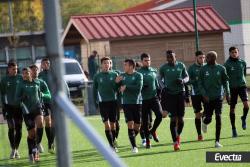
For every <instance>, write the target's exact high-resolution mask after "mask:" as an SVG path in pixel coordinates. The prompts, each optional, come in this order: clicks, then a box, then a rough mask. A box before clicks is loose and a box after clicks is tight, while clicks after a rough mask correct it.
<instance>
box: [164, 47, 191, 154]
mask: <svg viewBox="0 0 250 167" xmlns="http://www.w3.org/2000/svg"><path fill="white" fill-rule="evenodd" d="M166 56H167V63H165V64H164V65H162V66H161V67H160V77H161V79H163V82H164V85H165V88H164V89H163V92H162V98H161V99H162V100H161V103H162V108H163V110H164V111H168V112H169V116H170V131H171V135H172V140H173V143H174V150H175V151H178V150H180V135H181V132H182V129H183V127H184V120H183V117H184V114H185V86H184V84H186V83H187V82H188V81H189V76H188V73H187V71H186V67H185V65H184V64H183V63H181V62H179V61H176V57H175V53H174V52H173V51H172V50H168V51H167V52H166Z"/></svg>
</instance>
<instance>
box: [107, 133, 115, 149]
mask: <svg viewBox="0 0 250 167" xmlns="http://www.w3.org/2000/svg"><path fill="white" fill-rule="evenodd" d="M105 134H106V137H107V139H108V142H109V145H110V146H111V147H113V146H114V143H113V137H112V133H111V131H110V130H105Z"/></svg>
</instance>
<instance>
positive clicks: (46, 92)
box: [40, 80, 51, 101]
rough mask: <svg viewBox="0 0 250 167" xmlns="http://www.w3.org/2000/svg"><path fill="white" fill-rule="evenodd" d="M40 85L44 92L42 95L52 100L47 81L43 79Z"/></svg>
mask: <svg viewBox="0 0 250 167" xmlns="http://www.w3.org/2000/svg"><path fill="white" fill-rule="evenodd" d="M40 86H41V88H40V89H41V93H42V95H41V96H42V99H44V100H48V101H50V100H51V93H50V91H49V88H48V86H47V84H46V83H45V81H43V80H41V84H40Z"/></svg>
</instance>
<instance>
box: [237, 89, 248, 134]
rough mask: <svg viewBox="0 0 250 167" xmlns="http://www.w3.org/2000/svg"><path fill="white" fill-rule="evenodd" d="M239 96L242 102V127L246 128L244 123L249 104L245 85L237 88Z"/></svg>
mask: <svg viewBox="0 0 250 167" xmlns="http://www.w3.org/2000/svg"><path fill="white" fill-rule="evenodd" d="M239 91H240V92H239V96H240V98H241V101H242V103H243V115H242V117H241V121H242V129H243V130H246V128H247V124H246V118H247V114H248V110H249V105H248V92H247V88H246V87H241V88H240V90H239Z"/></svg>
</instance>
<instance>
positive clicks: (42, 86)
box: [30, 64, 51, 153]
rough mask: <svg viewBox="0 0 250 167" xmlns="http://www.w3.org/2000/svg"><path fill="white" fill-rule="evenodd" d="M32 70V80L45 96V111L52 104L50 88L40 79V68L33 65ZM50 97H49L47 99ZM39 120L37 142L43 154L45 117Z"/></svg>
mask: <svg viewBox="0 0 250 167" xmlns="http://www.w3.org/2000/svg"><path fill="white" fill-rule="evenodd" d="M30 69H31V78H32V79H33V80H34V81H36V82H38V83H39V86H40V91H41V94H42V95H43V98H42V99H41V100H42V103H43V109H44V108H45V103H50V100H51V99H50V97H51V95H50V91H49V88H48V86H47V84H46V82H45V81H43V80H42V79H39V78H38V67H37V66H36V65H35V64H33V65H31V66H30ZM48 95H49V97H47V96H48ZM43 114H45V113H43ZM46 116H48V115H47V113H46ZM38 118H40V120H39V119H37V120H36V125H37V131H36V133H37V139H36V142H37V147H38V150H39V152H40V153H42V152H44V149H43V146H42V144H41V141H42V137H43V127H44V116H43V115H41V116H39V117H38ZM48 143H49V147H51V146H50V144H51V143H50V141H48Z"/></svg>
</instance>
